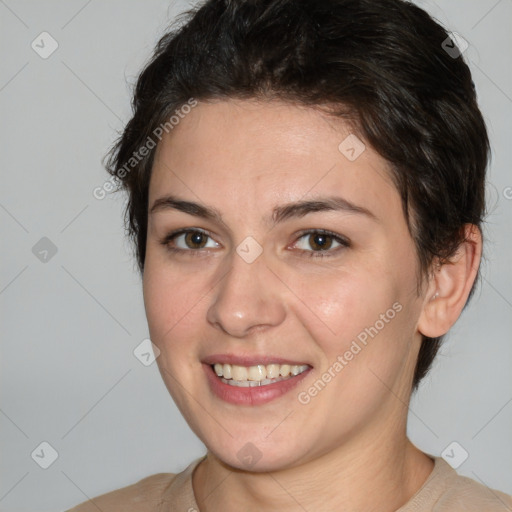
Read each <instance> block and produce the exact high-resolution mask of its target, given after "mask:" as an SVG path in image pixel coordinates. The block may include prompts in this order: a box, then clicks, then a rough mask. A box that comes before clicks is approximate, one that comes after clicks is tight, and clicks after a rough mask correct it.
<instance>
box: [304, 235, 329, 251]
mask: <svg viewBox="0 0 512 512" xmlns="http://www.w3.org/2000/svg"><path fill="white" fill-rule="evenodd" d="M308 242H309V244H310V246H311V247H312V248H313V249H318V250H320V251H325V250H327V249H330V248H331V246H332V242H333V237H332V236H331V235H326V234H324V233H313V234H310V235H309V238H308Z"/></svg>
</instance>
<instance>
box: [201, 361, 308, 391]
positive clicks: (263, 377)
mask: <svg viewBox="0 0 512 512" xmlns="http://www.w3.org/2000/svg"><path fill="white" fill-rule="evenodd" d="M211 367H212V368H213V371H214V372H215V374H216V375H217V377H219V379H220V380H221V381H222V382H223V383H224V384H228V385H230V386H236V387H244V388H248V387H255V386H268V385H269V384H274V383H276V382H280V381H283V380H288V379H291V378H293V377H296V376H297V375H300V374H301V373H303V372H305V371H306V370H307V369H308V368H310V366H309V365H307V364H303V365H289V364H267V365H264V364H258V365H255V366H238V365H235V364H227V363H226V364H221V363H216V364H213V365H211Z"/></svg>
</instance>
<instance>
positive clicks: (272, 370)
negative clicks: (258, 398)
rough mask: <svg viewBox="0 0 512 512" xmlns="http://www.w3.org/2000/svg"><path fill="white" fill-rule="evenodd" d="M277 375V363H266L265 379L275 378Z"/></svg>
mask: <svg viewBox="0 0 512 512" xmlns="http://www.w3.org/2000/svg"><path fill="white" fill-rule="evenodd" d="M279 375H280V374H279V365H278V364H267V379H277V377H279Z"/></svg>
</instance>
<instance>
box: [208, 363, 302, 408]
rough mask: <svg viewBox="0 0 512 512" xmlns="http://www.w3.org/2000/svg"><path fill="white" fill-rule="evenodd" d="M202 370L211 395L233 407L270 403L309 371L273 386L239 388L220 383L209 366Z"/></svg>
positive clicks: (297, 382) (286, 391)
mask: <svg viewBox="0 0 512 512" xmlns="http://www.w3.org/2000/svg"><path fill="white" fill-rule="evenodd" d="M203 368H204V371H205V373H206V377H207V378H208V383H209V384H210V388H211V390H212V391H213V393H214V394H215V395H217V396H218V397H219V398H220V399H222V400H224V401H225V402H229V403H231V404H235V405H261V404H266V403H267V402H271V401H272V400H275V399H276V398H279V397H281V396H283V395H284V394H286V393H288V392H289V391H291V390H292V389H293V388H294V387H295V386H297V385H298V384H299V382H300V381H301V380H303V379H304V377H306V375H307V374H308V373H309V372H310V370H311V368H308V369H307V370H305V371H303V372H302V373H300V374H299V375H296V376H295V377H290V378H289V379H286V380H281V381H279V382H275V383H274V384H267V385H266V386H254V387H247V388H241V387H237V386H230V385H229V384H225V383H224V382H222V381H221V380H220V379H219V377H217V374H216V373H215V372H214V371H213V368H212V367H211V366H210V365H209V364H203Z"/></svg>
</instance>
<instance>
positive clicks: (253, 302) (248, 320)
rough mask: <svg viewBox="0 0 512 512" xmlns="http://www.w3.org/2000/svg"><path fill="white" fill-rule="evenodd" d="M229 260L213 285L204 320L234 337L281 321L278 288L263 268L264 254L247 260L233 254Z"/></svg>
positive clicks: (280, 297) (281, 308)
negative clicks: (250, 260) (253, 259)
mask: <svg viewBox="0 0 512 512" xmlns="http://www.w3.org/2000/svg"><path fill="white" fill-rule="evenodd" d="M230 263H231V268H230V269H229V270H228V271H227V273H226V275H225V276H224V277H223V278H221V280H220V282H219V283H218V285H217V286H216V287H215V288H214V295H213V299H212V303H211V306H210V307H209V309H208V312H207V320H208V322H209V323H210V324H211V325H213V326H214V327H216V328H218V329H221V330H222V331H224V332H225V333H226V334H229V335H230V336H232V337H235V338H243V337H246V336H248V335H249V334H250V333H252V332H254V331H260V330H262V329H265V328H271V327H275V326H277V325H279V324H280V323H282V322H283V321H284V319H285V317H286V310H285V306H284V301H283V297H282V296H280V292H281V293H282V290H281V291H280V288H279V280H277V279H276V277H275V276H274V275H273V273H272V272H271V271H270V270H269V269H268V268H267V266H266V262H265V259H264V254H261V255H260V256H259V257H258V258H257V259H256V260H255V261H253V262H252V263H247V262H246V261H244V260H243V259H242V258H241V257H240V256H239V255H238V254H237V253H234V254H233V257H232V259H231V261H230ZM281 287H282V283H281Z"/></svg>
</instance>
